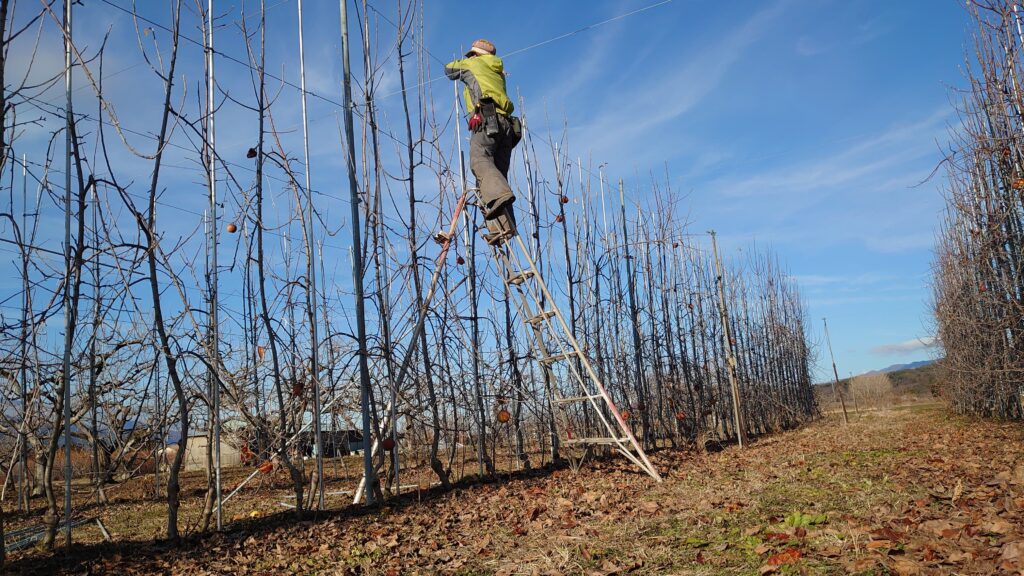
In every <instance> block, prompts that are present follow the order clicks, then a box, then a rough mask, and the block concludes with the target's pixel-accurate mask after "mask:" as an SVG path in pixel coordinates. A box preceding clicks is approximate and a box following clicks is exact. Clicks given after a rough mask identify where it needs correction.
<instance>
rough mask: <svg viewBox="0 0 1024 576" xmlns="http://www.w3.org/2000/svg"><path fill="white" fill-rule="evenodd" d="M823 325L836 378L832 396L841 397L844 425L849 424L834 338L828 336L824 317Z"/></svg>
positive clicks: (833, 373)
mask: <svg viewBox="0 0 1024 576" xmlns="http://www.w3.org/2000/svg"><path fill="white" fill-rule="evenodd" d="M821 323H822V324H824V325H825V342H826V343H827V344H828V355H829V357H830V358H832V375H833V376H835V381H834V382H833V383H832V396H838V397H839V404H840V405H841V406H842V407H843V424H849V423H850V416H849V415H848V414H847V413H846V400H845V399H843V391H842V390H840V386H839V370H837V369H836V356H835V354H833V353H832V338H830V337H829V335H828V320H826V319H825V318H824V317H823V318H822V319H821Z"/></svg>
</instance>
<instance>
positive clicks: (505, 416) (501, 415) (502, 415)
mask: <svg viewBox="0 0 1024 576" xmlns="http://www.w3.org/2000/svg"><path fill="white" fill-rule="evenodd" d="M511 419H512V415H511V414H509V413H508V410H505V409H504V408H502V409H501V410H498V422H501V423H502V424H506V423H508V421H509V420H511Z"/></svg>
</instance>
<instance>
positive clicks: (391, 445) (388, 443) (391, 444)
mask: <svg viewBox="0 0 1024 576" xmlns="http://www.w3.org/2000/svg"><path fill="white" fill-rule="evenodd" d="M380 447H381V448H383V449H385V450H387V451H388V452H390V451H392V450H394V449H395V439H394V438H391V437H388V438H385V439H383V440H381V442H380Z"/></svg>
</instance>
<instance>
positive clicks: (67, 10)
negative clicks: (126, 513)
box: [62, 0, 75, 552]
mask: <svg viewBox="0 0 1024 576" xmlns="http://www.w3.org/2000/svg"><path fill="white" fill-rule="evenodd" d="M72 2H73V0H64V91H65V96H66V98H67V103H66V108H65V110H64V113H65V119H66V122H67V124H66V126H65V128H64V146H65V157H64V265H65V275H64V363H63V367H62V378H63V380H64V545H65V552H67V551H70V549H71V345H72V343H73V342H74V340H73V339H72V331H73V330H74V328H75V327H74V326H73V324H72V320H71V271H72V265H71V150H72V148H71V147H72V142H71V130H72V125H73V124H72V123H73V122H74V116H73V112H72V111H71V66H72V58H71V5H72Z"/></svg>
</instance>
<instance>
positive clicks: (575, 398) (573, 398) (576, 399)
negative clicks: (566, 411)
mask: <svg viewBox="0 0 1024 576" xmlns="http://www.w3.org/2000/svg"><path fill="white" fill-rule="evenodd" d="M599 398H603V396H601V395H600V394H591V395H589V396H571V397H569V398H559V399H557V400H556V402H559V403H561V404H569V403H571V402H583V401H584V400H597V399H599Z"/></svg>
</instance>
